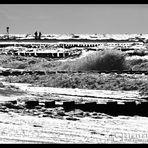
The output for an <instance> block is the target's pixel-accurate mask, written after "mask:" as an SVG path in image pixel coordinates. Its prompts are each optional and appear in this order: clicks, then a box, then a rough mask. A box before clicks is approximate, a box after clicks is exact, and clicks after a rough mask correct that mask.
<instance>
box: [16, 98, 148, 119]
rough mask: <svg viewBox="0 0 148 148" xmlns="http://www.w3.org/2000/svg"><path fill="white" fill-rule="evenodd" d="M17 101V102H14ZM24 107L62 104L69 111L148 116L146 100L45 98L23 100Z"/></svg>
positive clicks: (31, 107) (51, 106)
mask: <svg viewBox="0 0 148 148" xmlns="http://www.w3.org/2000/svg"><path fill="white" fill-rule="evenodd" d="M15 103H17V102H15ZM25 104H26V108H28V109H33V108H36V107H37V106H39V105H42V106H44V107H45V108H54V107H59V106H62V107H63V108H64V109H65V111H71V110H74V109H81V110H83V111H88V112H100V113H106V114H109V115H112V116H118V115H128V116H134V115H140V116H148V102H147V101H143V102H142V101H141V102H138V103H137V102H136V101H126V102H123V103H118V102H117V101H108V102H107V103H97V102H87V101H86V102H80V103H78V102H75V101H63V102H61V103H60V104H59V102H58V101H55V100H45V101H44V102H39V101H37V100H30V101H29V100H28V101H25Z"/></svg>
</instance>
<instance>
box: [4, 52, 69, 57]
mask: <svg viewBox="0 0 148 148" xmlns="http://www.w3.org/2000/svg"><path fill="white" fill-rule="evenodd" d="M5 54H7V55H14V56H34V57H49V58H65V57H68V56H70V53H69V52H54V53H44V52H40V53H39V52H6V53H5Z"/></svg>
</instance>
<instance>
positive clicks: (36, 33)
mask: <svg viewBox="0 0 148 148" xmlns="http://www.w3.org/2000/svg"><path fill="white" fill-rule="evenodd" d="M34 35H35V39H36V40H37V39H38V32H37V31H36V32H35V33H34Z"/></svg>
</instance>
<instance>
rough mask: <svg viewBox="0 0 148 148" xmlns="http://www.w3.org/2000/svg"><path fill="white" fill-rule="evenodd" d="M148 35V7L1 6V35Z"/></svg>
mask: <svg viewBox="0 0 148 148" xmlns="http://www.w3.org/2000/svg"><path fill="white" fill-rule="evenodd" d="M6 27H10V34H26V33H27V34H33V33H34V32H35V31H41V32H42V34H68V33H76V34H94V33H98V34H122V33H123V34H125V33H127V34H140V33H142V34H148V4H0V34H5V33H6Z"/></svg>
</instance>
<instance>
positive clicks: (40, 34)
mask: <svg viewBox="0 0 148 148" xmlns="http://www.w3.org/2000/svg"><path fill="white" fill-rule="evenodd" d="M41 36H42V33H41V32H39V38H38V39H39V40H40V39H41Z"/></svg>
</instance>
